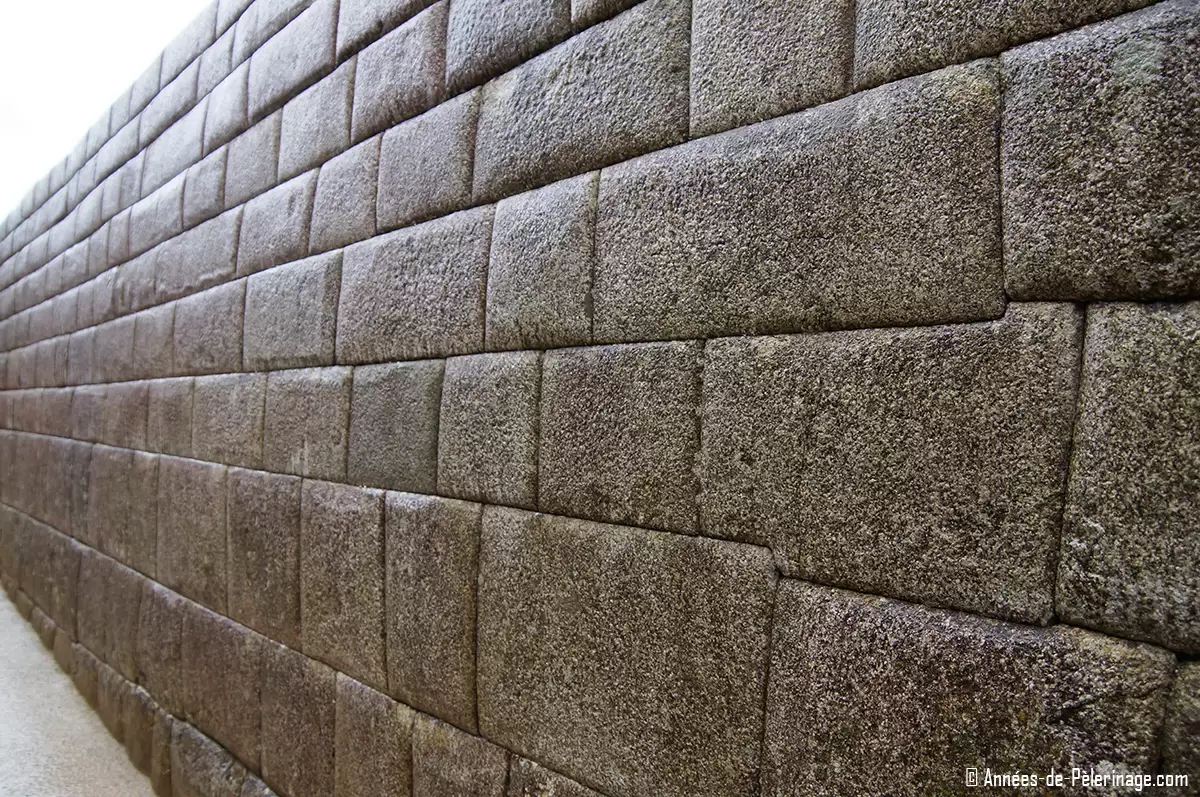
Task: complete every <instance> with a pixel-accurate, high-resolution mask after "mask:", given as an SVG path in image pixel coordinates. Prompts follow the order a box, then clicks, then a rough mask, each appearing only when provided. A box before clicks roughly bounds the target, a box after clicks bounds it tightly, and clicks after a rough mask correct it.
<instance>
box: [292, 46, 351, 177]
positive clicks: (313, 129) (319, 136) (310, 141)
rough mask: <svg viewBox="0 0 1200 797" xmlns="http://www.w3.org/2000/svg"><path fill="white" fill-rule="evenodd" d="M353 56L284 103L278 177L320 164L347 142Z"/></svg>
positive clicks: (294, 174) (348, 137) (299, 172)
mask: <svg viewBox="0 0 1200 797" xmlns="http://www.w3.org/2000/svg"><path fill="white" fill-rule="evenodd" d="M354 84H355V66H354V59H351V60H349V61H347V62H346V63H345V64H343V65H342V66H340V67H339V68H338V69H336V70H334V72H333V74H331V75H329V76H328V77H327V78H325V79H324V80H321V81H319V82H318V83H317V84H316V85H314V86H312V87H311V88H309V89H307V90H305V91H303V92H301V93H300V95H299V96H297V97H295V98H294V99H292V100H291V101H289V102H288V104H287V105H285V106H283V122H282V130H281V133H280V142H279V178H280V179H281V180H287V179H289V178H291V177H295V176H296V175H298V174H301V173H302V172H306V171H308V170H309V169H311V168H313V167H315V166H320V165H321V164H322V163H324V162H325V161H326V160H328V159H329V158H331V157H333V156H334V155H336V154H337V153H339V152H342V151H343V150H345V149H346V147H348V146H350V105H351V102H352V100H353V97H354Z"/></svg>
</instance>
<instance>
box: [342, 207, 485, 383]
mask: <svg viewBox="0 0 1200 797" xmlns="http://www.w3.org/2000/svg"><path fill="white" fill-rule="evenodd" d="M491 227H492V212H491V209H490V208H480V209H476V210H468V211H464V212H462V213H456V214H454V215H452V216H448V217H446V218H441V219H436V220H434V221H431V222H427V223H425V224H421V225H419V226H417V227H413V228H412V229H408V230H399V231H397V232H394V233H392V234H390V235H386V236H381V237H378V238H374V239H372V240H370V241H366V242H364V243H361V244H357V245H355V246H352V247H350V248H348V249H346V250H345V252H344V253H343V256H342V286H341V294H340V297H339V305H338V333H337V359H338V362H340V363H364V362H372V361H380V360H412V359H420V358H425V357H442V356H446V355H450V354H468V353H471V352H474V351H478V350H480V349H481V348H482V347H483V315H484V310H483V302H484V295H485V290H486V289H485V285H484V283H485V282H486V280H487V258H488V241H489V239H490V237H491Z"/></svg>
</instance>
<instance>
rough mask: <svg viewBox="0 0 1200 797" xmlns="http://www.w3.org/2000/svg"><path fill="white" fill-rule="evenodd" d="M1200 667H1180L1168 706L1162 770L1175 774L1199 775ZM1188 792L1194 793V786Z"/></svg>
mask: <svg viewBox="0 0 1200 797" xmlns="http://www.w3.org/2000/svg"><path fill="white" fill-rule="evenodd" d="M1197 739H1200V664H1198V663H1196V662H1189V663H1187V664H1181V665H1180V666H1179V669H1178V670H1176V672H1175V684H1174V686H1173V687H1172V689H1171V700H1170V703H1169V704H1168V705H1167V715H1166V721H1165V723H1164V724H1163V735H1162V771H1163V772H1167V773H1171V774H1175V775H1189V776H1190V777H1189V780H1193V779H1194V778H1195V773H1196V772H1200V744H1197V741H1196V740H1197ZM1190 785H1191V787H1192V789H1191V791H1189V792H1186V793H1193V794H1194V793H1195V784H1194V783H1191V784H1190Z"/></svg>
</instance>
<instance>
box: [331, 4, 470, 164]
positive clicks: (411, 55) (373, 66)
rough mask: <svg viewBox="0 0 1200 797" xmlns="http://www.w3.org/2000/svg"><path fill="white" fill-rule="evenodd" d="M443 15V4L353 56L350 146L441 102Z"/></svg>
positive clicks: (443, 43)
mask: <svg viewBox="0 0 1200 797" xmlns="http://www.w3.org/2000/svg"><path fill="white" fill-rule="evenodd" d="M446 13H447V12H446V4H445V3H438V4H437V5H435V6H433V7H432V8H430V9H428V10H426V11H423V12H422V13H420V14H417V15H416V16H415V17H413V18H412V19H410V20H409V21H408V22H405V23H404V24H403V25H401V26H400V27H398V28H396V29H395V30H394V31H392V32H391V33H388V34H387V35H385V36H384V37H383V38H382V39H380V40H379V41H377V42H375V43H374V44H372V45H371V46H370V47H367V48H366V49H365V50H363V51H362V52H361V53H359V54H358V70H357V73H356V74H355V76H354V118H353V136H352V140H353V141H362V140H363V139H365V138H367V137H368V136H372V135H374V134H376V133H378V132H380V131H382V130H386V129H387V128H389V127H391V126H392V125H395V124H397V123H398V122H402V121H404V120H405V119H408V118H409V117H412V116H416V115H417V114H419V113H421V112H422V111H425V110H427V109H429V108H432V107H433V106H435V105H437V104H438V103H439V102H441V101H442V98H443V96H444V92H443V82H444V76H445V72H446V44H445V39H446ZM343 148H344V147H343Z"/></svg>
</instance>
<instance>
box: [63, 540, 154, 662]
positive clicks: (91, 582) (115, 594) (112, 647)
mask: <svg viewBox="0 0 1200 797" xmlns="http://www.w3.org/2000/svg"><path fill="white" fill-rule="evenodd" d="M143 581H144V579H143V578H142V577H141V576H139V575H138V574H137V573H135V572H134V571H132V570H130V569H129V568H127V567H125V566H123V565H121V564H119V563H118V562H116V561H115V560H113V559H110V558H108V557H107V556H103V555H101V554H98V553H96V552H95V551H91V550H88V549H84V550H83V553H82V554H81V555H80V558H79V587H78V596H79V597H78V599H79V613H78V629H79V641H80V642H82V643H83V644H85V645H86V646H87V647H88V649H90V650H91V651H92V652H93V653H95V654H96V656H97V657H99V658H100V659H101V660H102V661H104V662H106V663H107V664H108V665H109V666H111V667H112V668H113V669H114V670H116V671H117V672H118V673H119V674H120V676H121V677H124V678H134V677H136V676H137V648H138V643H137V634H138V624H139V620H138V617H139V611H140V605H141V597H142V583H143Z"/></svg>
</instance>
